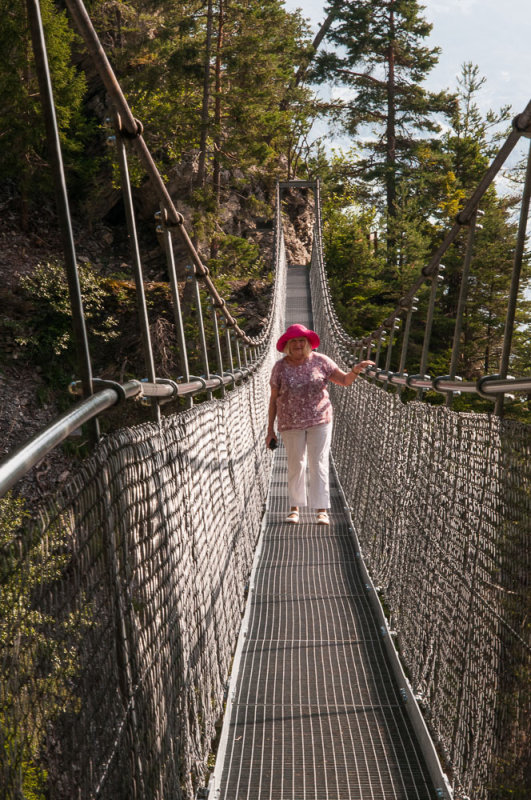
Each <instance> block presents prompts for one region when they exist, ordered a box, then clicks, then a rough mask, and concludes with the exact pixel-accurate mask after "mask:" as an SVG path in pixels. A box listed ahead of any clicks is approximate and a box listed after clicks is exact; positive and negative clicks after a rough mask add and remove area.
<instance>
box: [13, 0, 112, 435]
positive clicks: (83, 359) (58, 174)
mask: <svg viewBox="0 0 531 800" xmlns="http://www.w3.org/2000/svg"><path fill="white" fill-rule="evenodd" d="M27 9H28V17H29V21H30V28H31V38H32V44H33V52H34V57H35V64H36V72H37V78H38V81H39V91H40V95H41V101H42V109H43V113H44V123H45V127H46V139H47V144H48V151H49V154H50V160H51V162H52V169H53V175H54V184H55V194H56V203H57V216H58V218H59V227H60V230H61V238H62V242H63V252H64V257H65V270H66V277H67V282H68V293H69V300H70V309H71V312H72V327H73V334H74V345H75V349H76V356H77V363H78V369H79V374H80V378H81V383H82V387H83V395H84V397H90V396H91V395H93V394H94V387H93V385H92V362H91V358H90V348H89V343H88V336H87V328H86V325H85V314H84V310H83V298H82V296H81V287H80V283H79V274H78V269H77V257H76V248H75V244H74V234H73V230H72V220H71V217H70V205H69V202H68V190H67V187H66V178H65V172H64V165H63V156H62V151H61V141H60V138H59V127H58V124H57V116H56V113H55V105H54V98H53V88H52V81H51V77H50V68H49V65H48V55H47V49H46V40H45V37H44V28H43V25H42V17H41V12H40V6H39V3H38V0H27ZM89 430H90V435H91V438H92V439H95V440H96V441H97V440H98V439H99V424H98V421H97V420H96V419H94V420H92V421H91V422H90V425H89Z"/></svg>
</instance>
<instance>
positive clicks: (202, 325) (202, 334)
mask: <svg viewBox="0 0 531 800" xmlns="http://www.w3.org/2000/svg"><path fill="white" fill-rule="evenodd" d="M188 269H189V270H190V272H191V277H192V282H193V284H194V294H195V305H196V309H197V321H198V323H199V341H200V345H201V356H202V359H203V369H204V371H205V378H206V379H207V380H209V378H210V367H209V365H208V348H207V341H206V334H205V322H204V319H203V307H202V305H201V292H200V290H199V281H198V279H197V275H196V273H195V271H194V267H193V266H191V265H190V266H189V267H188ZM207 397H208V399H209V400H211V399H212V392H211V391H210V390H208V391H207Z"/></svg>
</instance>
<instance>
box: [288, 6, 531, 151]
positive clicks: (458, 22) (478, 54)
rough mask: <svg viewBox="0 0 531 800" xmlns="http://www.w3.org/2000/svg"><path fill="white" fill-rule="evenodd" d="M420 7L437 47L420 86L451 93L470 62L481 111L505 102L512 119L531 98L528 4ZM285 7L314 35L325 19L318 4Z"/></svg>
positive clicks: (496, 108) (530, 39) (499, 106)
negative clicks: (478, 82)
mask: <svg viewBox="0 0 531 800" xmlns="http://www.w3.org/2000/svg"><path fill="white" fill-rule="evenodd" d="M422 5H424V7H425V11H424V17H425V19H426V20H427V21H428V22H431V23H432V24H433V30H432V33H431V37H430V39H429V40H428V44H429V45H430V46H432V47H440V48H441V49H442V52H441V54H440V57H439V63H438V64H437V66H436V67H435V68H434V69H433V70H432V72H431V73H430V76H429V78H428V80H427V81H426V84H425V86H426V88H429V89H431V90H432V91H435V90H441V89H450V90H451V91H454V90H455V89H456V78H457V76H458V75H459V74H460V72H461V66H462V64H464V63H465V62H467V61H471V62H472V63H473V64H477V65H478V67H479V70H480V74H481V75H482V76H483V77H484V78H485V79H486V83H485V85H484V87H483V89H482V91H481V93H480V94H479V95H478V97H477V102H478V105H479V106H480V109H481V110H482V111H483V112H486V111H487V110H488V109H489V108H492V109H493V110H495V111H497V110H498V109H500V108H501V107H502V106H503V105H506V104H508V103H510V104H511V106H512V111H513V114H514V115H516V114H517V113H519V112H521V111H523V110H524V108H525V107H526V105H527V103H528V102H529V100H531V46H530V41H531V0H424V2H422ZM285 6H286V8H287V9H288V10H294V9H296V8H300V9H301V10H302V13H303V16H304V17H305V18H307V19H308V20H309V21H310V24H311V25H312V28H313V30H314V31H316V30H317V29H318V27H319V24H320V22H322V21H323V20H324V18H325V13H324V0H304V2H301V0H285ZM344 144H345V143H344V142H343V141H341V142H340V145H342V146H343V145H344Z"/></svg>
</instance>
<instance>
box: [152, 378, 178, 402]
mask: <svg viewBox="0 0 531 800" xmlns="http://www.w3.org/2000/svg"><path fill="white" fill-rule="evenodd" d="M155 383H160V384H162V385H164V386H171V388H172V389H173V395H172V396H175V397H178V396H179V385H178V384H177V382H176V381H172V379H171V378H155ZM168 399H169V398H168Z"/></svg>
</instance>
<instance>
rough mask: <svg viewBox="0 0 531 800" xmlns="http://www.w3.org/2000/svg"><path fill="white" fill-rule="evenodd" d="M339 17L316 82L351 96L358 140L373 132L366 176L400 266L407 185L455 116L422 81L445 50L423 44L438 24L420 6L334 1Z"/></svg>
mask: <svg viewBox="0 0 531 800" xmlns="http://www.w3.org/2000/svg"><path fill="white" fill-rule="evenodd" d="M332 7H335V8H336V9H337V14H336V19H335V21H334V23H333V24H332V27H331V29H330V30H329V32H328V34H327V37H326V39H327V42H328V43H329V44H330V45H332V46H333V48H334V49H329V50H327V51H325V52H323V53H321V54H320V55H318V56H317V59H316V68H315V70H314V77H315V79H316V80H319V81H333V82H334V83H336V84H339V85H341V86H343V87H346V88H347V89H348V90H349V96H348V99H346V100H343V102H342V103H341V106H340V111H339V115H340V120H341V122H342V124H343V126H344V128H345V130H346V131H347V132H348V133H350V134H351V135H352V136H354V135H358V134H359V133H360V132H364V131H366V130H367V128H368V130H369V132H370V135H371V136H373V137H374V138H372V139H370V140H368V141H367V142H366V145H365V154H364V157H363V158H361V159H360V161H359V163H358V170H359V175H360V177H361V178H362V179H363V180H364V181H365V182H366V183H368V184H369V185H371V186H372V187H373V192H374V195H375V198H376V200H377V202H378V200H379V194H380V191H381V190H382V189H383V193H384V198H385V200H384V202H379V205H380V207H381V208H382V210H383V211H384V212H385V214H386V217H387V219H388V228H387V240H388V241H387V244H388V249H389V253H388V262H389V263H390V264H391V263H393V262H395V261H396V254H395V253H394V247H395V238H394V230H393V225H392V220H393V217H395V216H396V214H397V196H398V193H399V184H400V182H401V181H403V180H405V179H406V178H407V177H408V175H409V174H410V173H411V171H412V170H413V169H414V168H415V166H416V162H417V151H418V149H419V146H421V145H422V144H424V145H425V142H426V138H427V135H430V134H433V135H434V134H436V133H437V132H438V131H439V125H438V123H437V121H436V118H435V115H436V114H447V113H448V112H449V110H450V109H451V106H452V98H451V96H450V95H448V94H447V93H446V92H439V93H433V92H429V91H427V90H426V89H424V88H423V87H422V85H421V84H422V82H423V81H424V79H425V78H426V76H427V75H428V74H429V72H430V70H431V69H432V68H433V67H434V66H435V64H436V63H437V59H438V54H439V49H438V48H428V47H426V46H425V45H424V44H423V41H424V40H425V39H426V38H427V37H428V35H429V33H430V31H431V27H432V26H431V25H430V24H429V23H428V22H426V21H425V19H424V18H423V17H422V10H423V7H422V6H421V5H420V3H418V2H417V0H359V1H358V2H347V3H337V2H332V3H331V4H330V6H329V8H332Z"/></svg>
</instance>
